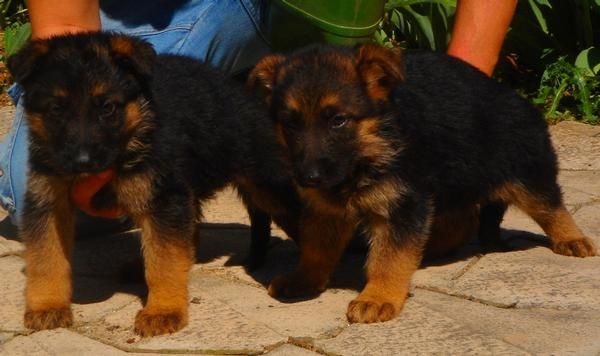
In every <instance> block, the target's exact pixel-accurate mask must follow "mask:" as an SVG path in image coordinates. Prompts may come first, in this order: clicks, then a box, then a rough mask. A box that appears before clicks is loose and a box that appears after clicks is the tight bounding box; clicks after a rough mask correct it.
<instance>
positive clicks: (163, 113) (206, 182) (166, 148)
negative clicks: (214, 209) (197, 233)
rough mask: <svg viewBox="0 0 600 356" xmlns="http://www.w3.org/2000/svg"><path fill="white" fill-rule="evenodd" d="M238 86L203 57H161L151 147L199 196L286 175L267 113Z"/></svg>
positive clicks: (274, 181) (153, 90)
mask: <svg viewBox="0 0 600 356" xmlns="http://www.w3.org/2000/svg"><path fill="white" fill-rule="evenodd" d="M236 84H237V83H233V82H230V81H229V79H227V78H225V77H224V76H223V75H222V74H221V73H219V72H217V71H215V70H213V69H212V68H210V67H209V66H207V65H205V64H203V63H201V62H199V61H196V60H193V59H190V58H187V57H183V56H174V55H161V56H158V57H157V61H156V65H155V68H154V76H153V79H152V83H151V93H152V96H153V98H152V102H153V105H154V107H153V110H154V112H155V115H156V117H155V121H156V124H157V125H158V126H159V129H158V130H157V131H156V134H155V137H154V140H155V144H154V145H152V147H153V148H154V149H155V150H156V152H155V156H156V157H157V163H158V164H160V165H166V166H169V168H170V169H174V170H176V171H177V172H179V173H180V174H179V175H180V176H183V177H187V179H188V180H189V182H190V183H192V184H193V187H194V189H195V190H196V194H197V195H198V197H199V198H204V197H207V196H209V195H210V194H211V192H213V191H214V190H215V189H218V188H220V187H221V186H222V185H223V184H224V183H228V182H231V181H232V180H233V179H234V178H236V177H240V176H245V177H249V178H251V179H254V180H256V181H257V182H261V181H266V182H267V183H272V184H277V183H279V182H282V181H285V179H286V178H285V177H284V176H283V173H282V172H283V171H284V170H283V169H282V167H280V166H279V165H280V164H281V160H280V159H279V155H278V154H277V152H278V149H277V145H276V141H275V135H274V132H273V130H272V128H271V126H270V125H272V124H271V123H270V121H269V118H268V115H267V114H266V111H265V110H264V108H262V107H260V106H259V104H256V103H255V102H254V101H253V100H252V98H250V97H247V96H246V94H245V93H244V91H243V89H242V88H241V87H240V86H238V85H236ZM174 158H176V160H173V159H174ZM277 174H282V175H281V176H277Z"/></svg>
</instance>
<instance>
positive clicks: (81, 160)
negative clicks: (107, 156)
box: [75, 150, 90, 165]
mask: <svg viewBox="0 0 600 356" xmlns="http://www.w3.org/2000/svg"><path fill="white" fill-rule="evenodd" d="M75 162H77V164H79V165H86V164H88V163H90V153H89V152H88V151H85V150H81V151H79V154H78V155H77V158H76V159H75Z"/></svg>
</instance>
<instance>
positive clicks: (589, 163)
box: [550, 121, 600, 171]
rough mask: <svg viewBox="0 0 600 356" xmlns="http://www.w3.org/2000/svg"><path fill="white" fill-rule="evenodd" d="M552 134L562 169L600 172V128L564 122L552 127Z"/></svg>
mask: <svg viewBox="0 0 600 356" xmlns="http://www.w3.org/2000/svg"><path fill="white" fill-rule="evenodd" d="M550 132H551V133H552V142H553V144H554V148H555V150H556V153H558V156H559V160H560V168H561V169H564V170H594V171H598V170H600V155H599V154H598V152H600V126H590V125H584V124H581V123H578V122H574V121H563V122H559V123H558V124H556V125H554V126H552V127H551V129H550ZM574 138H575V139H576V142H574V140H573V139H574Z"/></svg>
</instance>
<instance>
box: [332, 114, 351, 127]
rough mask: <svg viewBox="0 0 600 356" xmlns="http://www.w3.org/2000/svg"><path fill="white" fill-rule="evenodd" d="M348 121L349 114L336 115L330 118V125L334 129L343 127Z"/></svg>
mask: <svg viewBox="0 0 600 356" xmlns="http://www.w3.org/2000/svg"><path fill="white" fill-rule="evenodd" d="M346 123H348V116H346V115H343V114H337V115H334V116H333V117H332V118H331V119H329V127H331V128H332V129H339V128H342V127H344V126H345V125H346Z"/></svg>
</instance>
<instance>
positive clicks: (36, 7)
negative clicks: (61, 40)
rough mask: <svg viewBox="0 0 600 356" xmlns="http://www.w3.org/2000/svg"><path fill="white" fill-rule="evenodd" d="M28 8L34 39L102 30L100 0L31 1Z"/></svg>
mask: <svg viewBox="0 0 600 356" xmlns="http://www.w3.org/2000/svg"><path fill="white" fill-rule="evenodd" d="M27 7H28V10H29V19H30V21H31V37H32V38H34V39H37V38H47V37H51V36H53V35H59V34H64V33H75V32H85V31H97V30H99V29H100V8H99V3H98V0H29V1H28V2H27Z"/></svg>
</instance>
